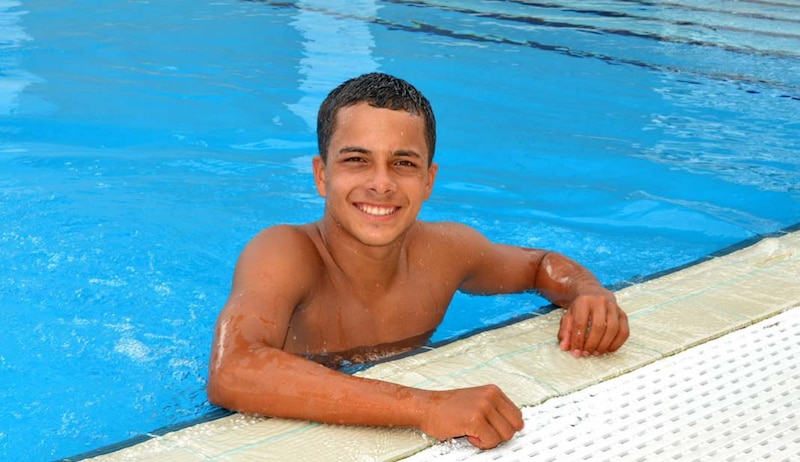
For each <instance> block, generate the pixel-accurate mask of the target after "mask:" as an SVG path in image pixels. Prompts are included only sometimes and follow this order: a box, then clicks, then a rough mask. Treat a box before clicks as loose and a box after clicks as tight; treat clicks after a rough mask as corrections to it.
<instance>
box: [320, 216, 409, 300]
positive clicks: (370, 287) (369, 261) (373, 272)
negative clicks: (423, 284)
mask: <svg viewBox="0 0 800 462" xmlns="http://www.w3.org/2000/svg"><path fill="white" fill-rule="evenodd" d="M317 229H318V232H319V234H320V237H321V238H322V242H323V244H324V246H325V248H326V249H327V251H328V254H329V255H330V256H331V258H332V260H333V262H334V263H335V265H336V267H337V268H338V269H339V271H341V273H342V274H343V275H344V276H345V277H346V278H347V279H348V280H349V281H350V283H351V284H353V286H354V288H357V289H363V290H365V291H368V292H371V291H378V292H380V291H385V290H386V289H388V287H390V286H391V285H392V284H393V283H394V281H395V280H396V279H397V276H398V275H399V274H401V273H402V272H404V271H406V270H407V261H406V255H407V252H406V243H405V237H406V234H403V235H402V236H400V237H399V238H398V239H396V240H395V241H394V242H392V243H391V244H389V245H385V246H370V245H366V244H364V243H362V242H360V241H358V240H357V239H356V238H355V237H353V236H352V235H351V234H349V233H347V231H345V230H344V229H342V228H341V226H339V225H337V224H336V223H332V220H325V219H323V220H321V221H319V222H317Z"/></svg>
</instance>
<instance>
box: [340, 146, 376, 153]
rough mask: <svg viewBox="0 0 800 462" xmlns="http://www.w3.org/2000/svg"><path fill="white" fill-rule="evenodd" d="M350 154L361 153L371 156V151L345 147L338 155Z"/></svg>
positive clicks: (358, 147) (357, 147) (359, 147)
mask: <svg viewBox="0 0 800 462" xmlns="http://www.w3.org/2000/svg"><path fill="white" fill-rule="evenodd" d="M348 152H359V153H361V154H369V152H370V151H369V149H366V148H362V147H361V146H343V147H342V148H340V149H339V151H338V152H337V154H344V153H348Z"/></svg>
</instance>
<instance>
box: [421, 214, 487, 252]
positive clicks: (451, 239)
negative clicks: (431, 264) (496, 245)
mask: <svg viewBox="0 0 800 462" xmlns="http://www.w3.org/2000/svg"><path fill="white" fill-rule="evenodd" d="M414 240H415V241H419V242H420V243H424V244H425V245H435V246H437V247H438V248H440V249H442V250H447V251H460V252H466V253H469V251H470V250H474V251H477V252H480V251H481V250H483V249H484V248H485V246H487V245H489V244H490V243H489V241H488V240H487V239H486V238H485V237H484V236H483V234H481V233H480V232H479V231H478V230H476V229H475V228H472V227H471V226H468V225H465V224H463V223H456V222H451V221H442V222H424V221H418V222H417V223H416V226H415V233H414Z"/></svg>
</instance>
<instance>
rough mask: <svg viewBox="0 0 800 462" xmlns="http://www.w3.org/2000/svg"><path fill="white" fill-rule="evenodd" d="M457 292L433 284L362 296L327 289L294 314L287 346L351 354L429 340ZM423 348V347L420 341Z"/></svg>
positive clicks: (293, 349)
mask: <svg viewBox="0 0 800 462" xmlns="http://www.w3.org/2000/svg"><path fill="white" fill-rule="evenodd" d="M453 292H454V291H451V290H442V287H441V286H440V287H439V288H437V289H434V288H433V287H430V286H428V285H427V284H419V285H416V286H412V285H405V286H401V287H397V288H395V290H391V291H385V292H380V293H377V292H376V293H372V294H358V293H354V292H353V291H352V290H350V291H348V290H341V288H339V287H327V288H324V289H323V290H320V291H318V292H317V293H316V295H315V296H314V297H313V298H312V299H311V300H309V302H308V303H306V304H305V305H304V306H302V307H298V309H297V310H296V311H295V313H294V314H293V316H292V318H291V321H290V323H289V331H288V335H287V339H286V344H285V345H284V349H285V350H287V351H291V352H294V353H299V354H316V353H324V352H327V353H332V352H345V351H349V350H354V349H356V350H357V349H363V348H364V347H375V346H384V345H393V344H398V345H400V344H402V345H404V347H405V343H407V341H408V340H409V339H415V338H420V337H426V338H424V339H422V340H421V341H422V342H424V341H425V340H427V336H426V334H427V335H430V333H432V332H433V331H434V330H435V329H436V327H437V326H438V325H439V323H440V322H441V321H442V318H443V317H444V313H445V311H446V310H447V306H448V305H449V303H450V300H451V299H452V296H453ZM417 346H418V345H417Z"/></svg>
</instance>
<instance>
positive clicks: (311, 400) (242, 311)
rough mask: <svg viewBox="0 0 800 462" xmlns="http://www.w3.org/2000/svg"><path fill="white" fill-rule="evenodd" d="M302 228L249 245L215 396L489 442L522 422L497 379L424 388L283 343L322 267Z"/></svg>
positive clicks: (220, 339)
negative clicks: (358, 371) (348, 369)
mask: <svg viewBox="0 0 800 462" xmlns="http://www.w3.org/2000/svg"><path fill="white" fill-rule="evenodd" d="M298 233H300V231H298V230H296V229H294V228H290V227H276V228H271V229H269V230H267V231H265V232H263V233H262V234H260V235H259V236H257V237H256V238H255V239H254V240H253V241H252V242H251V243H250V244H249V245H248V246H247V248H246V249H245V251H244V252H243V253H242V257H241V258H240V260H239V262H238V263H237V268H236V273H235V276H234V283H233V288H232V290H231V296H230V298H229V299H228V302H227V303H226V305H225V308H224V309H223V311H222V313H221V314H220V317H219V319H218V321H217V326H216V331H215V335H214V343H213V346H212V354H211V364H210V368H209V380H208V396H209V400H210V401H211V402H212V403H214V404H217V405H219V406H222V407H225V408H228V409H233V410H236V411H240V412H246V413H253V414H260V415H267V416H273V417H285V418H294V419H302V420H310V421H316V422H325V423H335V424H350V425H377V426H404V427H412V428H417V429H419V430H422V431H423V432H425V433H427V434H429V435H431V436H433V437H436V438H438V439H448V438H452V437H458V436H468V437H469V439H470V442H471V443H472V444H474V445H476V446H478V447H480V448H491V447H494V446H497V445H498V444H500V443H502V442H504V441H507V440H509V439H510V438H511V437H512V436H513V435H514V433H515V432H516V431H518V430H520V429H521V428H522V415H521V412H520V411H519V409H518V408H517V406H516V405H515V404H514V403H513V402H512V401H511V400H510V399H509V398H508V397H507V396H506V395H505V394H503V392H502V391H500V389H499V388H497V387H495V386H492V385H488V386H483V387H476V388H466V389H457V390H447V391H430V390H422V389H416V388H410V387H405V386H402V385H398V384H394V383H389V382H382V381H377V380H371V379H366V378H360V377H354V376H351V375H347V374H344V373H341V372H338V371H334V370H331V369H328V368H327V367H324V366H322V365H320V364H317V363H315V362H313V361H310V360H308V359H305V358H302V357H300V356H296V355H294V354H291V353H287V352H285V351H283V350H282V346H283V344H284V341H285V338H286V335H287V332H288V328H289V320H290V319H291V315H292V312H293V310H294V307H296V306H297V305H298V304H300V303H301V302H302V300H303V297H305V296H306V292H307V291H308V290H309V288H310V287H311V285H312V284H313V282H314V277H315V274H316V273H315V271H319V270H318V268H315V267H314V264H316V263H317V259H315V258H314V257H313V256H314V255H315V254H314V253H309V252H313V251H314V250H313V244H312V243H310V241H308V240H307V239H306V238H303V237H302V235H301V234H298ZM308 246H311V247H308ZM297 262H302V263H301V264H297Z"/></svg>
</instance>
